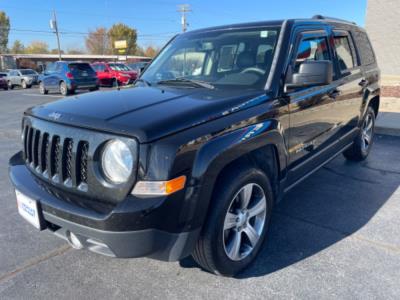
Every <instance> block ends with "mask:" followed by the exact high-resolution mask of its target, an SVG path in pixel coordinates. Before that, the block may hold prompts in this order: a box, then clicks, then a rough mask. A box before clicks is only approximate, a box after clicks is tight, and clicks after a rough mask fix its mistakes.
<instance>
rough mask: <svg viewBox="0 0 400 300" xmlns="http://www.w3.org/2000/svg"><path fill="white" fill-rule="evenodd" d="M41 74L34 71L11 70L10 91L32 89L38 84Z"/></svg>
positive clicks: (8, 78) (9, 74)
mask: <svg viewBox="0 0 400 300" xmlns="http://www.w3.org/2000/svg"><path fill="white" fill-rule="evenodd" d="M38 76H39V74H38V73H37V72H36V71H34V70H32V69H18V70H10V71H9V72H8V75H7V83H8V87H9V88H10V89H13V88H14V87H15V86H21V87H22V88H23V89H27V88H31V87H32V85H34V84H37V80H38Z"/></svg>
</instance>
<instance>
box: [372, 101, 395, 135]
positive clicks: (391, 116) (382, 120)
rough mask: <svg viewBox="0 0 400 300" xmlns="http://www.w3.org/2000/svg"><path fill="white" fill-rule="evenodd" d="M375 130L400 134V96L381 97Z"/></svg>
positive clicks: (379, 132)
mask: <svg viewBox="0 0 400 300" xmlns="http://www.w3.org/2000/svg"><path fill="white" fill-rule="evenodd" d="M375 132H376V133H378V134H384V135H393V136H400V98H382V99H381V103H380V108H379V114H378V118H377V120H376V127H375Z"/></svg>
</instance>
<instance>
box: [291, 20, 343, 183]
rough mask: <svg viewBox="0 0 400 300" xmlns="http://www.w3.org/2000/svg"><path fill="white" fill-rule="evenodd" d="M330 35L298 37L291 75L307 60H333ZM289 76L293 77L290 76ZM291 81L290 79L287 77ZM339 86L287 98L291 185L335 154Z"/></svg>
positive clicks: (298, 92) (307, 90) (318, 33)
mask: <svg viewBox="0 0 400 300" xmlns="http://www.w3.org/2000/svg"><path fill="white" fill-rule="evenodd" d="M328 37H329V34H328V32H327V31H326V30H324V29H322V28H321V29H320V30H318V31H313V32H307V31H306V32H301V33H298V36H297V38H296V39H297V41H296V46H295V48H294V49H297V50H295V52H294V53H295V54H294V58H293V59H292V61H291V68H289V71H288V72H289V74H291V73H295V72H296V71H297V70H298V68H299V65H300V64H301V63H302V62H303V61H305V60H331V61H332V57H333V53H332V50H331V47H330V46H329V42H328V41H329V39H328ZM289 76H290V75H289ZM287 78H288V77H287ZM338 93H339V91H338V89H337V82H335V81H333V82H332V83H331V84H330V85H326V86H314V87H309V88H302V89H299V90H296V91H293V92H291V93H288V94H287V97H288V98H289V99H288V100H289V101H290V104H289V111H290V128H289V141H288V152H289V175H288V176H289V177H288V178H289V183H293V182H295V181H297V180H298V179H300V178H301V177H302V176H304V175H305V174H306V173H307V172H309V171H311V170H312V169H313V168H315V167H317V166H318V165H319V164H321V163H322V162H324V161H325V160H326V159H327V158H328V157H329V156H330V155H332V153H333V151H334V150H333V149H334V147H331V146H332V145H335V144H336V143H335V142H336V135H337V133H338V123H340V115H339V113H338V112H337V110H336V105H337V104H336V97H337V96H338Z"/></svg>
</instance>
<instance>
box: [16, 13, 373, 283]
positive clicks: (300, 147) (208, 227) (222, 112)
mask: <svg viewBox="0 0 400 300" xmlns="http://www.w3.org/2000/svg"><path fill="white" fill-rule="evenodd" d="M379 79H380V72H379V69H378V67H377V64H376V60H375V55H374V52H373V50H372V47H371V44H370V42H369V40H368V37H367V34H366V33H365V31H364V30H363V29H361V28H359V27H357V26H356V25H354V24H353V23H350V22H346V21H342V20H338V19H332V18H327V17H322V16H316V17H314V18H312V19H298V20H297V19H296V20H286V21H272V22H258V23H249V24H238V25H230V26H221V27H215V28H208V29H203V30H197V31H192V32H188V33H184V34H181V35H178V36H176V37H175V38H174V39H173V40H172V41H170V42H169V43H168V44H167V45H166V46H165V47H164V49H163V50H162V51H161V53H160V54H159V55H158V56H157V57H156V58H155V59H154V60H153V62H152V63H151V64H150V65H149V66H148V67H147V69H146V70H145V72H144V73H143V74H142V76H141V78H140V79H139V80H138V81H137V83H136V86H135V87H133V88H131V89H124V90H121V91H109V92H102V93H95V94H85V95H81V96H77V97H74V98H69V99H64V100H60V101H57V102H54V103H49V104H47V105H41V106H37V107H34V108H31V109H28V110H27V111H26V112H25V114H24V117H23V122H22V144H23V151H21V152H19V153H17V154H15V155H14V156H13V157H12V158H11V160H10V177H11V181H12V183H13V184H14V186H15V189H16V194H17V202H18V210H19V212H20V214H21V215H22V216H23V217H25V219H27V220H28V221H30V222H31V223H32V224H33V225H35V226H36V227H37V228H39V229H40V230H42V229H47V230H50V231H52V232H54V233H55V234H56V235H58V236H59V237H61V238H64V239H65V240H67V241H68V242H69V243H70V244H71V245H72V246H73V247H75V248H86V249H89V250H91V251H93V252H96V253H101V254H104V255H108V256H112V257H139V256H148V257H153V258H157V259H161V260H167V261H176V260H179V259H182V258H184V257H186V256H188V255H190V254H191V255H192V256H193V257H194V259H195V260H196V261H197V262H198V263H199V264H200V265H201V266H202V267H203V268H204V269H206V270H208V271H211V272H213V273H216V274H222V275H226V276H231V275H234V274H236V273H237V272H239V271H240V270H242V269H243V268H245V267H246V266H247V265H249V263H250V262H251V261H253V260H254V258H255V257H256V255H257V253H258V252H259V250H260V248H261V245H262V243H263V241H264V240H265V238H266V236H267V234H268V227H269V224H270V220H271V212H272V208H273V206H274V205H275V204H276V203H277V202H278V201H279V199H281V198H282V196H283V195H284V194H285V193H286V192H287V191H288V190H290V189H291V188H292V187H293V186H295V185H296V184H298V183H299V182H301V181H302V180H303V179H304V178H306V177H307V176H309V175H310V174H312V173H313V172H315V171H316V170H317V169H319V168H320V167H321V166H323V165H324V164H326V163H327V162H328V161H330V160H331V159H333V158H334V157H335V156H337V155H338V154H340V153H343V154H344V156H345V157H346V158H347V159H350V160H355V161H360V160H363V159H365V158H366V157H367V156H368V153H369V152H370V150H371V146H372V142H373V133H374V122H375V117H376V115H377V114H378V109H379V93H380V88H379Z"/></svg>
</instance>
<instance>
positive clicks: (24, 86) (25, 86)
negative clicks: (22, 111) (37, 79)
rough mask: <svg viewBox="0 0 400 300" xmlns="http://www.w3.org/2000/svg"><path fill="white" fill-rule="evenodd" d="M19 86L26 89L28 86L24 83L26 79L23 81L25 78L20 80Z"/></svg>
mask: <svg viewBox="0 0 400 300" xmlns="http://www.w3.org/2000/svg"><path fill="white" fill-rule="evenodd" d="M21 87H22V88H23V89H27V88H28V85H27V84H26V81H25V80H22V81H21Z"/></svg>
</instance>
